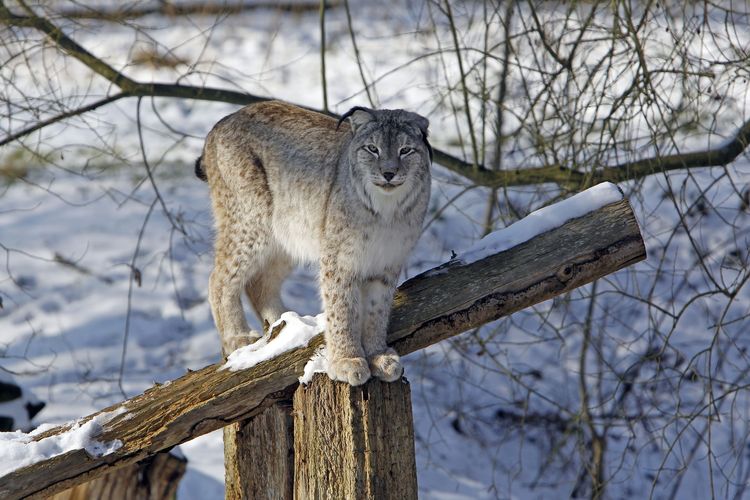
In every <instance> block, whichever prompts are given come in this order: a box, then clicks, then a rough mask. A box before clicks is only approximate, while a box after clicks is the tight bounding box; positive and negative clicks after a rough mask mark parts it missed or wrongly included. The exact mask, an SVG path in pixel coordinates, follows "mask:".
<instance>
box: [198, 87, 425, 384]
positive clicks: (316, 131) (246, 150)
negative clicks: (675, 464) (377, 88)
mask: <svg viewBox="0 0 750 500" xmlns="http://www.w3.org/2000/svg"><path fill="white" fill-rule="evenodd" d="M343 120H346V121H348V122H349V125H350V126H349V127H339V125H340V124H341V122H339V123H338V124H337V122H336V120H334V119H332V118H330V117H327V116H324V115H321V114H318V113H314V112H311V111H307V110H304V109H302V108H298V107H296V106H292V105H289V104H285V103H282V102H277V101H271V102H264V103H259V104H253V105H250V106H247V107H245V108H243V109H241V110H240V111H238V112H236V113H234V114H232V115H230V116H228V117H226V118H224V119H222V120H221V121H220V122H219V123H218V124H217V125H216V126H215V127H214V128H213V130H212V131H211V132H210V133H209V135H208V137H207V139H206V144H205V147H204V150H203V155H202V157H201V160H200V163H198V164H197V165H196V172H198V171H199V169H200V171H201V172H202V173H204V174H205V176H206V177H207V179H208V184H209V187H210V190H211V198H212V203H213V212H214V217H215V226H216V242H215V265H214V270H213V272H212V273H211V278H210V283H209V301H210V303H211V310H212V313H213V316H214V321H215V323H216V326H217V328H218V330H219V333H220V335H221V339H222V348H223V351H224V353H225V355H226V354H229V353H230V352H231V351H233V350H234V349H236V348H237V347H240V346H242V345H245V344H248V343H250V342H253V341H254V340H256V339H257V338H259V337H260V335H261V334H260V332H255V331H252V330H250V329H249V327H248V325H247V322H246V320H245V316H244V312H243V309H242V304H241V300H240V296H241V294H242V291H243V289H244V291H245V293H246V294H247V296H248V298H249V299H250V303H251V304H252V306H253V308H254V310H255V312H256V313H257V315H258V316H259V319H260V320H261V323H264V322H268V323H273V322H274V321H275V320H276V319H278V317H279V316H280V314H281V313H282V312H283V311H284V310H285V308H284V305H283V304H282V302H281V298H280V288H281V284H282V283H283V281H284V279H285V278H286V276H287V275H288V273H289V272H290V271H291V269H292V268H293V266H294V265H296V264H299V263H303V262H317V263H319V265H320V289H321V295H322V299H323V304H324V307H325V311H326V333H325V336H326V345H327V349H328V355H329V366H330V370H329V375H330V376H331V378H333V379H335V380H342V381H345V382H348V383H350V384H353V385H358V384H362V383H364V382H365V381H366V380H367V379H368V378H369V377H370V375H371V373H372V374H373V375H375V376H377V377H379V378H381V379H383V380H388V381H392V380H396V379H398V378H399V377H400V376H401V373H402V367H401V362H400V359H399V357H398V355H397V354H396V353H395V352H394V351H393V350H392V349H389V348H388V347H387V345H386V341H385V338H386V328H387V324H388V317H389V313H390V306H391V302H392V300H393V293H394V290H395V286H396V280H397V278H398V275H399V272H400V271H401V269H402V267H403V265H404V262H405V260H406V258H407V256H408V254H409V253H410V252H411V250H412V248H413V246H414V244H415V243H416V240H417V238H418V236H419V234H420V231H421V227H422V222H423V220H424V215H425V211H426V209H427V203H428V200H429V196H430V170H429V167H430V163H431V156H432V154H431V153H432V152H431V149H430V146H429V143H428V142H427V127H428V121H427V119H426V118H424V117H422V116H419V115H417V114H415V113H411V112H408V111H403V110H371V109H367V108H362V107H357V108H353V109H352V110H351V111H349V112H348V113H347V114H345V115H344V118H343Z"/></svg>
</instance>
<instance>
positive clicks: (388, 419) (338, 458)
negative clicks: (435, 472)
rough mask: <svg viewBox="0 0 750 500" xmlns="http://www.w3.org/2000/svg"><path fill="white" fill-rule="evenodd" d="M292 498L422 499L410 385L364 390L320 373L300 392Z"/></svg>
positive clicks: (381, 384)
mask: <svg viewBox="0 0 750 500" xmlns="http://www.w3.org/2000/svg"><path fill="white" fill-rule="evenodd" d="M293 415H294V450H295V456H294V496H295V498H305V499H321V500H325V499H329V498H357V499H373V500H374V499H378V500H381V499H389V498H393V499H399V500H401V499H404V500H408V499H416V498H417V473H416V470H417V469H416V460H415V454H414V426H413V419H412V412H411V393H410V389H409V383H408V382H407V381H406V379H402V380H401V381H397V382H394V383H385V382H381V381H379V380H370V381H369V382H367V383H366V384H364V385H362V386H359V387H352V386H350V385H348V384H344V383H341V382H333V381H331V380H330V379H328V377H326V376H325V375H321V374H318V375H315V377H314V378H313V380H312V382H311V383H310V384H309V385H307V386H300V387H299V388H298V389H297V391H296V392H295V394H294V411H293Z"/></svg>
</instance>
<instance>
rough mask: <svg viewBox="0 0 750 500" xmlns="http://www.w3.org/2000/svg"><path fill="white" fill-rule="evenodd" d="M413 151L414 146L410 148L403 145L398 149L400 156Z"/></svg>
mask: <svg viewBox="0 0 750 500" xmlns="http://www.w3.org/2000/svg"><path fill="white" fill-rule="evenodd" d="M413 152H414V148H410V147H403V148H401V149H399V150H398V154H399V155H400V156H408V155H410V154H412V153H413Z"/></svg>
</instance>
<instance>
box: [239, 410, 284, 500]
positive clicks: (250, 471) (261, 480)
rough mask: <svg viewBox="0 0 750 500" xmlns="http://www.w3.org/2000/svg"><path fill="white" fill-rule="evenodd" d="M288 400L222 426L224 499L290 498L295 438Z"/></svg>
mask: <svg viewBox="0 0 750 500" xmlns="http://www.w3.org/2000/svg"><path fill="white" fill-rule="evenodd" d="M291 404H292V402H291V401H282V402H280V403H276V404H275V405H273V406H270V407H268V408H266V409H265V410H264V411H263V412H262V413H260V414H259V415H258V416H256V417H255V418H253V419H249V420H243V421H241V422H235V423H234V424H231V425H228V426H226V427H224V468H225V471H226V472H225V485H226V497H225V498H226V499H227V500H243V499H258V500H286V499H289V500H291V499H292V498H293V495H292V486H293V481H294V441H293V438H294V436H293V431H292V429H293V426H292V415H291Z"/></svg>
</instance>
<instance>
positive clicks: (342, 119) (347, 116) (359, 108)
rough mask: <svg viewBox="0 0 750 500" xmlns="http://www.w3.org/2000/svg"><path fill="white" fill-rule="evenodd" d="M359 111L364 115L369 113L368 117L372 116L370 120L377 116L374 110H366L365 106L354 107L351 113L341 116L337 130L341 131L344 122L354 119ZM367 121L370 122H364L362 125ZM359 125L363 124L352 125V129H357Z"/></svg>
mask: <svg viewBox="0 0 750 500" xmlns="http://www.w3.org/2000/svg"><path fill="white" fill-rule="evenodd" d="M358 111H362V112H364V113H367V114H368V115H370V119H373V118H375V114H374V111H373V110H371V109H369V108H365V107H364V106H354V107H353V108H352V109H350V110H349V111H347V112H346V113H344V114H343V115H342V116H341V118H339V121H338V123H337V124H336V130H338V129H339V127H340V126H341V124H342V123H344V121H345V120H346V119H347V118H354V113H356V112H358ZM365 121H369V120H364V121H362V123H364V122H365ZM359 125H361V123H353V124H352V129H356V128H357V126H359Z"/></svg>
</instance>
